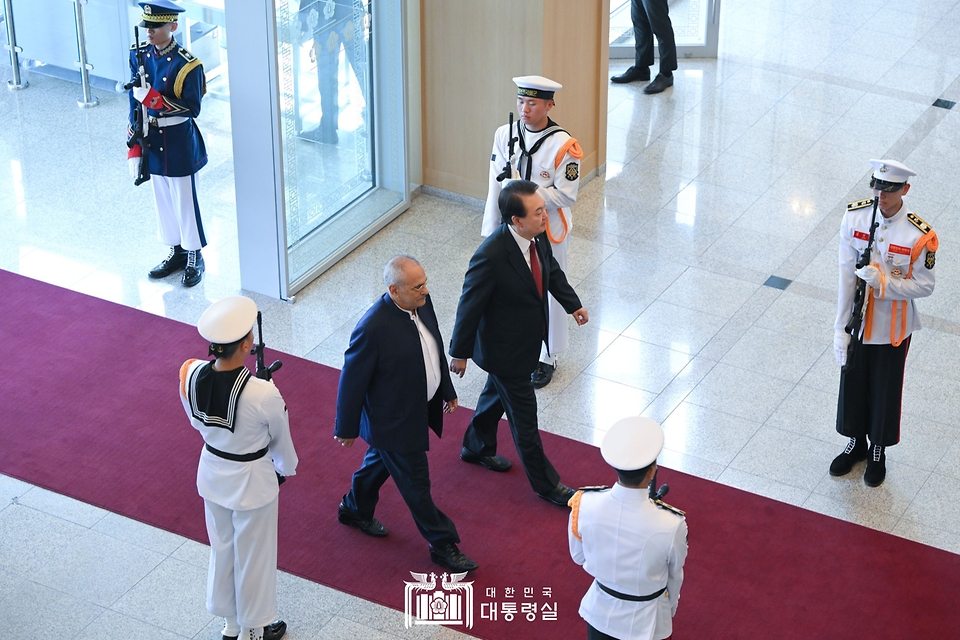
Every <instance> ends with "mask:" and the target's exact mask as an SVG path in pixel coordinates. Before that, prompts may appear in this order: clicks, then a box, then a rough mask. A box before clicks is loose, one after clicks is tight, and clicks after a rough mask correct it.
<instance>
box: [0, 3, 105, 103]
mask: <svg viewBox="0 0 960 640" xmlns="http://www.w3.org/2000/svg"><path fill="white" fill-rule="evenodd" d="M8 1H9V0H8ZM73 3H74V6H75V7H76V12H77V49H78V51H79V53H80V61H79V62H77V66H78V67H80V84H81V86H82V87H83V97H82V98H81V99H80V100H77V105H78V106H79V107H80V108H86V107H95V106H97V105H98V104H100V101H99V100H97V98H96V96H94V95H91V93H90V70H91V69H93V65H92V64H88V63H87V27H86V23H85V22H84V18H83V7H84V5H85V4H87V0H73Z"/></svg>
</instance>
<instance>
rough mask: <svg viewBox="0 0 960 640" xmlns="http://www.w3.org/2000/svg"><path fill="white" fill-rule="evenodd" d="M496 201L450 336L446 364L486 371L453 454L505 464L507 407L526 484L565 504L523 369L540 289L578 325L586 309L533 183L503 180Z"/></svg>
mask: <svg viewBox="0 0 960 640" xmlns="http://www.w3.org/2000/svg"><path fill="white" fill-rule="evenodd" d="M497 204H498V206H499V207H500V217H501V221H502V222H501V224H500V226H499V227H498V228H497V229H496V230H495V231H494V232H493V233H492V234H490V236H488V237H487V239H486V240H485V241H484V242H483V244H481V245H480V247H479V248H478V249H477V251H476V253H474V254H473V257H472V258H471V259H470V266H469V267H468V268H467V273H466V275H465V276H464V279H463V292H462V293H461V295H460V304H459V305H458V307H457V319H456V322H455V323H454V327H453V338H452V339H451V340H450V358H451V359H450V371H452V372H454V373H456V374H458V375H459V376H460V377H463V372H464V371H466V368H467V358H473V361H474V362H476V363H477V366H479V367H480V368H481V369H483V370H484V371H486V372H487V374H488V375H487V383H486V385H485V386H484V388H483V391H482V392H481V393H480V398H479V399H478V400H477V410H476V413H475V414H474V416H473V420H471V421H470V426H469V427H467V432H466V433H465V434H464V436H463V450H462V451H461V452H460V458H461V459H462V460H464V461H465V462H471V463H475V464H480V465H482V466H484V467H486V468H487V469H491V470H493V471H506V470H507V469H509V468H510V462H509V461H508V460H507V459H506V458H504V457H503V456H499V455H497V425H498V423H499V421H500V418H501V417H502V416H503V414H504V412H506V414H507V421H508V422H509V423H510V431H511V432H512V434H513V441H514V443H515V444H516V446H517V452H518V453H519V454H520V460H521V462H522V463H523V468H524V471H526V473H527V478H528V479H529V480H530V484H531V485H532V486H533V490H534V491H535V492H536V493H537V495H539V496H540V497H541V498H544V499H546V500H549V501H551V502H553V503H555V504H559V505H561V506H564V505H566V504H567V501H568V500H569V499H570V498H571V497H572V496H573V490H572V489H571V488H570V487H568V486H566V485H564V484H562V483H561V482H560V474H558V473H557V470H556V469H554V468H553V465H552V464H550V461H549V460H548V459H547V456H546V454H545V453H544V451H543V444H542V443H541V441H540V432H539V430H538V427H537V396H536V393H535V391H534V389H533V382H532V381H531V379H530V374H531V373H533V370H534V369H536V368H537V363H538V361H539V357H540V343H541V342H542V341H543V336H544V335H546V332H547V329H548V327H547V325H548V322H549V313H548V311H547V300H548V296H547V295H546V293H547V292H549V293H551V294H553V297H554V299H556V301H557V302H559V303H560V305H561V306H562V307H563V308H564V310H565V311H566V312H567V313H569V314H571V315H573V317H574V319H576V321H577V324H579V325H583V324H586V322H587V320H588V317H587V310H586V309H584V308H583V305H581V304H580V298H578V297H577V294H576V292H575V291H574V290H573V287H571V286H570V284H569V283H568V282H567V277H566V275H565V274H564V273H563V270H562V269H560V265H558V264H557V261H556V259H554V257H553V251H552V249H551V248H550V242H549V241H548V240H547V239H546V237H544V236H543V235H542V234H543V232H544V230H545V229H546V224H547V222H546V221H547V210H546V208H545V202H544V200H543V198H542V197H541V196H540V195H538V194H537V185H536V183H533V182H530V181H528V180H512V181H510V183H509V184H507V186H505V187H504V188H503V190H502V191H501V192H500V196H499V198H498V199H497Z"/></svg>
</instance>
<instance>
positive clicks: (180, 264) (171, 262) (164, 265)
mask: <svg viewBox="0 0 960 640" xmlns="http://www.w3.org/2000/svg"><path fill="white" fill-rule="evenodd" d="M186 266H187V252H186V251H184V250H183V249H182V248H181V247H180V245H177V246H175V247H170V255H168V256H167V257H166V258H165V259H164V261H163V262H161V263H160V264H158V265H157V266H155V267H154V268H153V269H150V273H148V274H147V275H149V276H150V277H151V278H153V279H155V280H157V279H160V278H166V277H167V276H168V275H170V274H171V273H176V272H177V271H180V270H182V269H183V268H184V267H186Z"/></svg>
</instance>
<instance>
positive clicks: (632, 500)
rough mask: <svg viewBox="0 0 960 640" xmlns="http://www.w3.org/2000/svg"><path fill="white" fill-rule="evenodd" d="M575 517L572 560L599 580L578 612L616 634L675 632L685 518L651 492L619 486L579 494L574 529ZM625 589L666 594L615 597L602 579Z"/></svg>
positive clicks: (653, 637)
mask: <svg viewBox="0 0 960 640" xmlns="http://www.w3.org/2000/svg"><path fill="white" fill-rule="evenodd" d="M573 514H574V512H571V515H570V523H569V524H570V526H568V527H567V536H568V538H569V540H570V556H571V557H572V558H573V561H574V562H576V563H577V564H579V565H582V566H583V569H584V570H585V571H586V572H587V573H589V574H590V575H592V576H593V577H594V578H596V580H594V582H593V584H591V585H590V588H589V589H588V590H587V593H586V594H585V595H584V596H583V600H581V601H580V611H579V613H580V617H582V618H583V619H584V620H586V621H587V622H588V623H589V624H590V626H592V627H593V628H594V629H596V630H597V631H600V632H602V633H605V634H607V635H610V636H613V637H615V638H621V639H624V640H625V639H627V638H631V639H632V638H642V639H644V640H648V639H649V640H663V639H664V638H668V637H669V636H670V635H671V634H672V633H673V616H674V614H676V612H677V603H678V602H679V600H680V585H681V584H682V583H683V563H684V560H686V557H687V523H686V519H685V518H683V517H682V516H680V515H677V514H675V513H673V512H672V511H668V510H666V509H662V508H660V507H658V506H657V505H655V504H654V503H653V501H652V500H650V497H649V495H648V493H647V490H646V489H631V488H628V487H624V486H623V485H621V484H619V483H618V484H615V485H614V486H613V487H612V488H610V489H608V490H605V491H584V492H583V493H582V494H581V496H580V505H579V509H578V512H577V522H576V528H577V531H578V532H579V534H580V537H581V538H582V539H577V537H576V536H575V535H574V532H573V518H574V515H573ZM598 581H599V582H601V583H602V584H603V585H604V586H606V587H608V588H610V589H612V590H614V591H618V592H620V593H623V594H629V595H635V596H643V595H649V594H652V593H656V592H657V591H659V590H660V589H662V588H663V587H664V586H666V588H667V591H666V593H664V594H663V595H661V596H660V597H659V598H656V599H655V600H650V601H648V602H631V601H629V600H621V599H619V598H616V597H615V596H612V595H610V594H608V593H606V592H605V591H603V590H601V589H600V587H598V586H597V582H598Z"/></svg>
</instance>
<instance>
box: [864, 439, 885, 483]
mask: <svg viewBox="0 0 960 640" xmlns="http://www.w3.org/2000/svg"><path fill="white" fill-rule="evenodd" d="M886 477H887V454H886V452H885V451H884V450H883V447H878V446H874V447H871V448H870V455H869V457H868V458H867V470H866V471H864V472H863V481H864V482H866V483H867V486H868V487H879V486H880V485H881V484H883V479H884V478H886Z"/></svg>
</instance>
